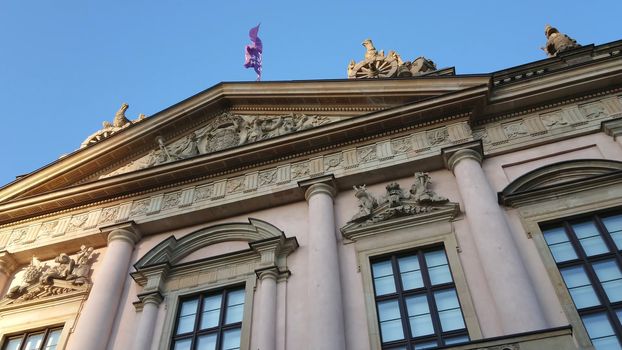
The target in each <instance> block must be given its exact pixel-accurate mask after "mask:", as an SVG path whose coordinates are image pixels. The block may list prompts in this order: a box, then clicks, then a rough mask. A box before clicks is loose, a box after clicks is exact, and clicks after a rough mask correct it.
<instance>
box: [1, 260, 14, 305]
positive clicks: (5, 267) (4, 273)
mask: <svg viewBox="0 0 622 350" xmlns="http://www.w3.org/2000/svg"><path fill="white" fill-rule="evenodd" d="M16 267H17V263H16V262H15V259H13V255H12V254H11V253H9V252H7V251H3V252H0V298H2V297H4V295H5V293H4V292H6V288H7V287H8V284H9V281H10V280H11V275H12V274H13V272H15V268H16Z"/></svg>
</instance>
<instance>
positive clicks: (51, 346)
mask: <svg viewBox="0 0 622 350" xmlns="http://www.w3.org/2000/svg"><path fill="white" fill-rule="evenodd" d="M60 332H61V330H60V329H56V330H53V331H51V332H50V333H49V334H48V339H47V341H46V342H45V347H44V350H56V345H58V339H59V338H60Z"/></svg>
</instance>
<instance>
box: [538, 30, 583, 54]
mask: <svg viewBox="0 0 622 350" xmlns="http://www.w3.org/2000/svg"><path fill="white" fill-rule="evenodd" d="M544 35H546V44H545V45H544V47H543V48H542V50H544V52H546V54H547V56H549V57H555V56H557V54H558V53H561V52H564V51H567V50H570V49H574V48H577V47H580V46H581V45H579V44H577V41H576V40H574V39H573V38H571V37H569V36H568V35H566V34H563V33H560V32H559V31H558V30H557V28H555V27H551V26H550V25H548V24H547V25H546V26H545V27H544Z"/></svg>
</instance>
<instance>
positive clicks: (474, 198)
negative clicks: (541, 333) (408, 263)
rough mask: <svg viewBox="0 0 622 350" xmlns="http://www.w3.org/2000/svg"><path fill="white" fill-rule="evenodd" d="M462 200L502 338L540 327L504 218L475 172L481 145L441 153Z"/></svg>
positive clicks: (480, 171)
mask: <svg viewBox="0 0 622 350" xmlns="http://www.w3.org/2000/svg"><path fill="white" fill-rule="evenodd" d="M443 156H444V158H445V161H446V164H447V166H448V168H449V169H450V170H452V171H453V173H454V175H455V177H456V182H457V183H458V190H459V192H460V196H461V197H462V203H463V205H464V211H465V212H466V220H467V222H468V224H469V228H470V230H471V234H472V235H473V240H474V242H475V244H476V247H477V253H478V255H479V257H480V261H481V263H482V265H483V266H482V268H483V270H484V274H485V276H486V281H487V283H488V287H489V289H490V291H491V293H492V296H493V299H494V300H493V301H494V303H495V305H496V310H497V312H498V315H499V317H500V319H501V328H502V329H503V331H504V333H505V334H509V333H518V332H526V331H532V330H538V329H544V328H546V322H545V320H544V316H543V314H542V312H541V311H540V307H539V301H538V299H537V297H536V292H535V290H534V288H533V285H532V281H531V279H530V278H529V275H528V273H527V269H526V268H525V266H524V264H523V261H522V258H521V256H520V254H519V252H518V248H517V247H516V243H515V242H514V239H513V238H512V232H511V230H510V226H509V224H508V223H507V219H506V218H505V213H504V211H503V210H502V209H501V207H500V206H499V204H498V203H497V196H496V193H495V192H494V191H493V189H492V187H491V186H490V184H489V183H488V179H487V178H486V174H485V173H484V170H483V169H482V167H481V162H482V160H483V151H482V147H481V143H479V142H471V143H467V144H463V145H457V146H453V147H449V148H447V149H444V150H443Z"/></svg>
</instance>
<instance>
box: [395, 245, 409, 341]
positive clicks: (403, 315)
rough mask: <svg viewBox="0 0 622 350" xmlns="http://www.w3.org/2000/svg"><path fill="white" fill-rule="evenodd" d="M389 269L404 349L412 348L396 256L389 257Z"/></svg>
mask: <svg viewBox="0 0 622 350" xmlns="http://www.w3.org/2000/svg"><path fill="white" fill-rule="evenodd" d="M391 268H392V269H393V280H394V283H395V291H396V293H395V294H396V295H397V305H398V307H399V309H400V316H401V318H402V329H403V330H404V339H405V340H406V347H407V348H408V349H411V348H412V345H411V339H412V332H411V330H410V320H409V317H408V309H407V308H406V300H405V298H404V287H403V286H402V275H401V271H400V267H399V264H398V260H397V256H396V255H393V256H391Z"/></svg>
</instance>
